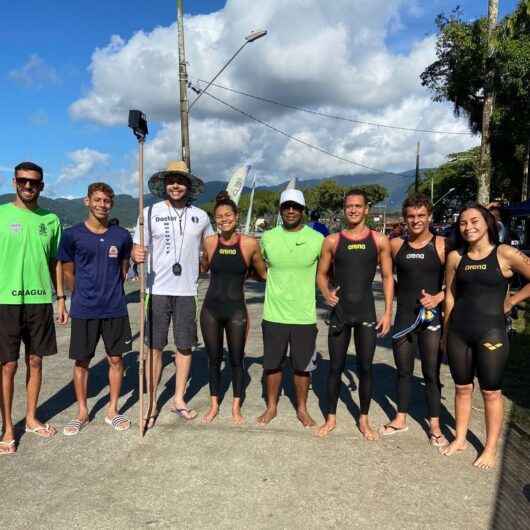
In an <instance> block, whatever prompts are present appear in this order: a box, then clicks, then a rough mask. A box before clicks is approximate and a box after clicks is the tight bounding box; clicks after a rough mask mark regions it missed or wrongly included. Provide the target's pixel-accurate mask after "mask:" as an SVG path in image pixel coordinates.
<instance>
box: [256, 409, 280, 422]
mask: <svg viewBox="0 0 530 530" xmlns="http://www.w3.org/2000/svg"><path fill="white" fill-rule="evenodd" d="M274 418H276V409H266V410H265V412H264V413H263V414H262V415H261V416H259V418H258V419H257V422H258V425H267V424H268V423H270V422H271V421H272V420H273V419H274Z"/></svg>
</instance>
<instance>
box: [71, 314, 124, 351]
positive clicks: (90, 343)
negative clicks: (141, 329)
mask: <svg viewBox="0 0 530 530" xmlns="http://www.w3.org/2000/svg"><path fill="white" fill-rule="evenodd" d="M100 337H102V338H103V344H104V345H105V352H106V353H107V355H109V356H110V357H120V356H121V355H122V353H125V352H128V351H131V348H132V336H131V325H130V324H129V317H128V316H125V317H117V318H72V330H71V335H70V359H75V360H76V361H88V360H89V359H92V357H94V353H95V351H96V347H97V345H98V342H99V339H100Z"/></svg>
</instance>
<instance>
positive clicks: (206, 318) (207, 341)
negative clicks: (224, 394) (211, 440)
mask: <svg viewBox="0 0 530 530" xmlns="http://www.w3.org/2000/svg"><path fill="white" fill-rule="evenodd" d="M200 323H201V331H202V338H203V340H204V345H205V346H206V352H207V353H208V380H209V384H210V410H209V411H208V412H207V413H206V414H205V415H204V417H203V422H204V423H211V422H212V421H213V420H214V418H215V417H216V416H217V414H218V413H219V387H220V380H221V363H222V361H223V328H222V326H221V325H220V322H219V321H218V320H217V319H216V318H215V316H214V315H213V313H212V312H211V311H210V310H209V309H208V308H207V307H205V306H204V305H203V306H202V311H201V317H200Z"/></svg>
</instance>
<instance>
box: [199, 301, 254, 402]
mask: <svg viewBox="0 0 530 530" xmlns="http://www.w3.org/2000/svg"><path fill="white" fill-rule="evenodd" d="M223 313H224V311H223ZM229 315H230V316H227V315H226V314H224V315H223V314H220V313H217V312H216V311H214V310H212V309H211V308H209V307H206V306H205V305H203V306H202V311H201V318H200V321H201V331H202V337H203V339H204V344H205V346H206V351H207V352H208V367H209V370H208V378H209V383H210V394H211V395H212V396H219V391H220V388H219V387H220V382H221V363H222V362H223V332H224V331H226V341H227V343H228V353H229V358H230V366H231V368H232V387H233V391H234V397H236V398H239V397H241V393H242V391H243V383H244V371H243V357H244V355H245V342H246V339H247V322H248V319H247V310H246V307H244V306H242V307H238V308H236V309H234V310H232V311H230V313H229Z"/></svg>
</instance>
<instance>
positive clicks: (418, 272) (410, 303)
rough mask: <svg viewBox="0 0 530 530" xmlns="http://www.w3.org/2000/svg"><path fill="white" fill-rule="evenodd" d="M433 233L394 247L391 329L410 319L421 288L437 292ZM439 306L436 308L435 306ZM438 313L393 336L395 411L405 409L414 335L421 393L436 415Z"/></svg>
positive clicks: (438, 266) (439, 275) (439, 280)
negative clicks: (394, 301) (417, 245)
mask: <svg viewBox="0 0 530 530" xmlns="http://www.w3.org/2000/svg"><path fill="white" fill-rule="evenodd" d="M435 238H436V236H433V237H432V238H431V240H430V241H429V242H428V243H427V244H426V245H424V246H423V247H421V248H413V247H411V246H410V245H409V243H408V241H407V240H405V241H404V242H403V244H402V245H401V248H400V249H399V250H398V252H397V254H396V256H395V258H394V264H395V267H396V275H397V312H396V318H395V320H394V331H395V332H397V331H401V330H403V329H406V328H408V327H409V326H410V325H412V324H413V323H414V321H415V320H416V317H417V316H418V310H419V308H420V303H419V299H420V298H421V291H422V290H425V292H426V293H428V294H431V295H432V294H437V293H439V292H440V290H441V288H442V284H443V273H444V266H443V265H442V262H441V261H440V257H439V256H438V252H437V250H436V244H435V241H436V239H435ZM438 309H440V308H438ZM441 333H442V326H441V320H440V316H438V317H437V318H436V319H435V320H433V321H431V322H429V323H426V324H424V325H422V326H421V327H419V328H416V329H415V330H414V331H413V332H412V333H409V334H408V335H406V336H405V337H402V338H400V339H397V340H394V341H393V343H392V346H393V350H394V361H395V363H396V368H397V376H398V379H397V408H398V412H403V413H406V412H408V408H409V403H410V379H411V377H412V373H413V371H414V351H413V347H412V346H413V340H414V337H416V339H417V343H418V349H419V353H420V358H421V370H422V372H423V378H424V380H425V394H426V398H427V407H428V413H429V417H430V418H438V417H439V416H440V387H441V385H440V364H441V350H440V337H441Z"/></svg>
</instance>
